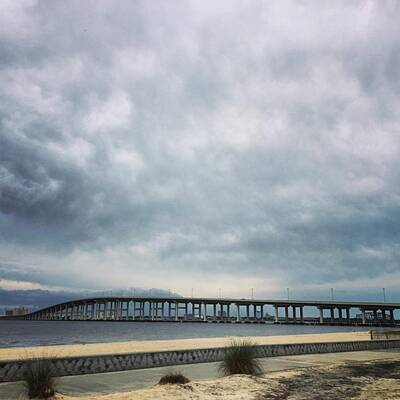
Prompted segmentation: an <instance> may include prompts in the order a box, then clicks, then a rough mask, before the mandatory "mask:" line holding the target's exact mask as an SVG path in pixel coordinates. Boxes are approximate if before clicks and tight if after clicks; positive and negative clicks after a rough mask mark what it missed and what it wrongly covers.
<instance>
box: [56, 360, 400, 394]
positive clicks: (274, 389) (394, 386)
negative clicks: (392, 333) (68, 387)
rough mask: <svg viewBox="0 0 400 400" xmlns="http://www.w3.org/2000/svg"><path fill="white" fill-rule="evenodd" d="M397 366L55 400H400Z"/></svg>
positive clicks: (367, 365) (324, 369) (328, 369)
mask: <svg viewBox="0 0 400 400" xmlns="http://www.w3.org/2000/svg"><path fill="white" fill-rule="evenodd" d="M399 378H400V362H399V361H393V360H390V361H382V360H380V361H369V362H363V363H360V362H358V363H349V362H348V363H342V364H336V365H329V366H320V367H313V368H306V369H302V370H291V371H282V372H274V373H268V374H264V375H261V376H257V377H251V376H245V375H233V376H229V377H225V378H220V379H216V380H212V381H203V382H190V383H188V384H185V385H164V386H160V385H156V386H154V387H152V388H149V389H142V390H136V391H131V392H125V393H115V394H109V395H103V396H99V395H96V396H84V397H79V398H77V397H67V396H63V395H57V399H59V400H61V399H62V400H153V399H157V400H219V399H224V400H225V399H226V400H240V399H246V400H278V399H279V400H284V399H288V400H305V399H311V400H317V399H318V400H320V399H324V400H342V399H353V400H387V399H400V379H399Z"/></svg>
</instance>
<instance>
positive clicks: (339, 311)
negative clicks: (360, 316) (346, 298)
mask: <svg viewBox="0 0 400 400" xmlns="http://www.w3.org/2000/svg"><path fill="white" fill-rule="evenodd" d="M338 313H339V321H340V322H342V319H343V313H342V309H341V308H340V307H339V308H338Z"/></svg>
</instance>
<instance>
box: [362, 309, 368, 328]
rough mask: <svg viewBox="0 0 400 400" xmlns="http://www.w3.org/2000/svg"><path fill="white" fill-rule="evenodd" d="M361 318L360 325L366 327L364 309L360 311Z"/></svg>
mask: <svg viewBox="0 0 400 400" xmlns="http://www.w3.org/2000/svg"><path fill="white" fill-rule="evenodd" d="M361 318H362V324H363V325H366V323H367V317H366V315H365V309H361Z"/></svg>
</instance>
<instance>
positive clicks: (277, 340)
mask: <svg viewBox="0 0 400 400" xmlns="http://www.w3.org/2000/svg"><path fill="white" fill-rule="evenodd" d="M231 339H232V338H231V337H224V338H201V339H181V340H155V341H150V340H149V341H130V342H113V343H94V344H76V345H57V346H37V347H15V348H5V349H0V361H3V360H16V359H21V358H26V357H27V356H29V357H43V356H49V357H69V356H83V355H86V356H87V355H100V354H123V353H136V352H151V351H163V350H184V349H201V348H213V347H224V346H227V345H229V343H230V341H231ZM251 339H252V340H253V341H254V342H256V343H257V344H281V343H312V342H314V343H322V342H347V341H356V340H369V339H370V334H369V332H341V333H322V334H321V333H320V334H307V335H288V336H256V337H252V338H251Z"/></svg>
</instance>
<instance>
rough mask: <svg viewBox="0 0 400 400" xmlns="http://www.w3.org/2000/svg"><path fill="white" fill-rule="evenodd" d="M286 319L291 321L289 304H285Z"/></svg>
mask: <svg viewBox="0 0 400 400" xmlns="http://www.w3.org/2000/svg"><path fill="white" fill-rule="evenodd" d="M285 321H286V322H288V321H289V306H285Z"/></svg>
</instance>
